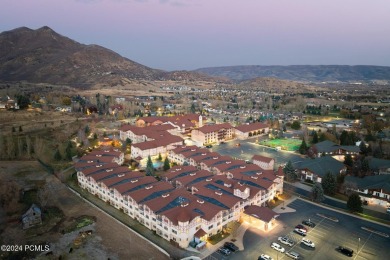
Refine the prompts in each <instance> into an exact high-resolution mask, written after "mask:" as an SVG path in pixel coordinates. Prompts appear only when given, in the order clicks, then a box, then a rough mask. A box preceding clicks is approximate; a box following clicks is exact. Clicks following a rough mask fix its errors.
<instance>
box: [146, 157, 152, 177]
mask: <svg viewBox="0 0 390 260" xmlns="http://www.w3.org/2000/svg"><path fill="white" fill-rule="evenodd" d="M146 175H148V176H153V175H154V166H153V162H152V158H150V155H149V156H148V161H147V162H146Z"/></svg>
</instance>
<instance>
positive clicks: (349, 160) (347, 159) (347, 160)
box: [344, 154, 353, 167]
mask: <svg viewBox="0 0 390 260" xmlns="http://www.w3.org/2000/svg"><path fill="white" fill-rule="evenodd" d="M344 164H345V165H348V166H350V167H352V166H353V159H352V156H351V155H350V154H346V155H345V156H344Z"/></svg>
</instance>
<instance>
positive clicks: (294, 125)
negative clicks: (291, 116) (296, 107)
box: [291, 120, 301, 130]
mask: <svg viewBox="0 0 390 260" xmlns="http://www.w3.org/2000/svg"><path fill="white" fill-rule="evenodd" d="M291 128H292V129H294V130H299V129H301V122H299V121H296V120H295V121H294V122H292V124H291Z"/></svg>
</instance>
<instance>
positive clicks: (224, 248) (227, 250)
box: [218, 247, 231, 256]
mask: <svg viewBox="0 0 390 260" xmlns="http://www.w3.org/2000/svg"><path fill="white" fill-rule="evenodd" d="M218 252H220V253H221V254H223V255H226V256H228V255H230V253H231V252H230V250H229V249H227V248H226V247H221V248H220V249H218Z"/></svg>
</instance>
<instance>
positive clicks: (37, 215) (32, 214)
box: [22, 204, 42, 229]
mask: <svg viewBox="0 0 390 260" xmlns="http://www.w3.org/2000/svg"><path fill="white" fill-rule="evenodd" d="M22 224H23V229H27V228H30V227H33V226H36V225H41V224H42V212H41V209H40V208H38V206H37V205H35V204H32V205H31V207H30V208H29V209H28V210H27V211H26V213H24V214H23V216H22Z"/></svg>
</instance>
